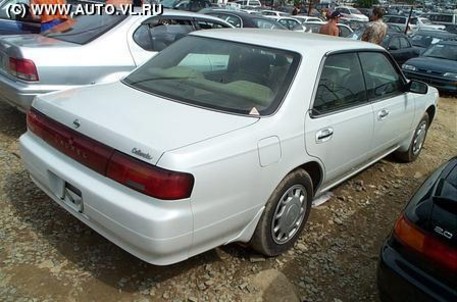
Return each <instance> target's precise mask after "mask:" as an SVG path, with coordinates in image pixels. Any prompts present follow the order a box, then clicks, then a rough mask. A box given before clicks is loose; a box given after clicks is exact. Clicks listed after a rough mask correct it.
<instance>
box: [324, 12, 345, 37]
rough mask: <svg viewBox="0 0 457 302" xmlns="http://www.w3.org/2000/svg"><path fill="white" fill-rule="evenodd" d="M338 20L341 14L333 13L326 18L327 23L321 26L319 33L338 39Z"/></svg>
mask: <svg viewBox="0 0 457 302" xmlns="http://www.w3.org/2000/svg"><path fill="white" fill-rule="evenodd" d="M340 18H341V13H340V12H337V11H334V12H333V13H332V14H331V15H330V16H329V17H328V22H327V23H326V24H324V25H322V27H321V29H320V30H319V33H320V34H323V35H329V36H336V37H338V36H339V35H340V29H339V28H338V22H339V21H340Z"/></svg>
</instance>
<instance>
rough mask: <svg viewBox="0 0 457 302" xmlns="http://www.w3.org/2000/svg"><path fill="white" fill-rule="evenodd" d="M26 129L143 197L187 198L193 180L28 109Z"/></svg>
mask: <svg viewBox="0 0 457 302" xmlns="http://www.w3.org/2000/svg"><path fill="white" fill-rule="evenodd" d="M27 127H28V129H29V130H30V131H31V132H33V133H35V134H36V135H37V136H39V137H40V138H42V139H43V140H44V141H45V142H47V143H48V144H49V145H51V146H53V147H54V148H56V149H57V150H59V151H61V152H62V153H64V154H66V155H67V156H69V157H71V158H73V159H75V160H76V161H78V162H79V163H81V164H83V165H85V166H87V167H88V168H90V169H92V170H94V171H96V172H98V173H100V174H102V175H104V176H106V177H108V178H111V179H113V180H115V181H117V182H119V183H121V184H123V185H125V186H127V187H130V188H132V189H133V190H136V191H138V192H140V193H143V194H145V195H148V196H151V197H154V198H158V199H163V200H176V199H183V198H188V197H190V194H191V193H192V188H193V185H194V177H193V176H192V175H191V174H188V173H181V172H175V171H169V170H165V169H162V168H158V167H156V166H153V165H150V164H147V163H145V162H143V161H141V160H138V159H136V158H134V157H132V156H128V155H126V154H123V153H121V152H118V151H116V150H114V149H113V148H111V147H108V146H106V145H104V144H101V143H99V142H97V141H95V140H93V139H91V138H89V137H87V136H84V135H82V134H80V133H78V132H76V131H74V130H72V129H70V128H68V127H66V126H64V125H62V124H60V123H58V122H56V121H54V120H52V119H50V118H48V117H47V116H45V115H44V114H42V113H40V112H39V111H37V110H36V109H34V108H32V109H31V110H30V111H29V112H28V114H27Z"/></svg>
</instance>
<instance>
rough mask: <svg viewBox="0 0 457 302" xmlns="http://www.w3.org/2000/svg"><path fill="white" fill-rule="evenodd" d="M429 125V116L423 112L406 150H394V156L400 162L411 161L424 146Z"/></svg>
mask: <svg viewBox="0 0 457 302" xmlns="http://www.w3.org/2000/svg"><path fill="white" fill-rule="evenodd" d="M429 125H430V118H429V116H428V114H427V113H425V114H424V116H423V117H422V119H421V120H420V122H419V124H418V125H417V127H416V129H415V130H414V135H413V139H412V140H411V143H410V144H409V147H408V150H406V151H404V152H399V151H396V152H395V153H394V155H395V157H396V158H397V159H398V160H400V161H402V162H407V163H409V162H412V161H415V160H416V158H417V157H418V156H419V154H420V153H421V151H422V147H423V146H424V142H425V138H426V137H427V132H428V126H429Z"/></svg>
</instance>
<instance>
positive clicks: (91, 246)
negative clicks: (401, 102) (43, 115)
mask: <svg viewBox="0 0 457 302" xmlns="http://www.w3.org/2000/svg"><path fill="white" fill-rule="evenodd" d="M25 129H26V127H25V116H24V115H23V114H22V113H19V112H18V111H16V110H14V109H13V108H11V107H9V106H7V105H5V104H3V103H0V301H192V302H196V301H305V300H306V301H330V302H341V301H378V298H377V290H376V265H377V261H378V252H379V248H380V246H381V244H382V241H383V239H384V238H385V237H386V236H387V235H388V233H389V232H390V230H391V228H392V226H393V223H394V221H395V219H396V218H397V217H398V214H399V212H400V211H401V209H402V208H403V206H404V205H405V203H406V202H407V201H408V197H409V196H410V195H411V193H412V192H413V191H414V190H415V189H416V188H417V187H418V185H419V184H420V183H421V182H422V181H423V180H424V178H425V177H426V176H427V175H428V174H429V173H430V172H431V171H433V170H434V169H435V168H436V167H437V166H439V165H440V164H441V163H443V162H444V161H446V160H447V159H449V158H451V157H452V156H456V155H457V99H456V98H441V99H440V102H439V105H438V113H437V116H436V119H435V121H434V122H433V124H432V126H431V128H430V130H429V134H428V137H427V141H426V143H425V146H424V150H423V151H422V154H421V155H420V157H419V158H418V160H417V161H415V162H414V163H409V164H400V163H397V162H396V161H395V160H394V159H392V158H390V157H387V158H385V159H383V160H382V161H381V162H379V163H377V164H375V165H373V166H372V167H370V168H369V169H367V170H365V171H364V172H362V173H360V174H359V175H357V176H355V177H354V178H352V179H351V180H349V181H347V182H345V183H343V184H342V185H340V186H339V187H337V188H336V189H334V190H333V191H332V193H333V195H334V196H333V197H332V198H331V199H330V200H329V201H328V202H327V203H325V204H323V205H321V206H319V207H316V208H314V209H313V210H312V213H311V216H310V220H309V222H308V224H307V226H306V228H305V230H304V232H303V234H302V236H301V238H300V240H299V242H298V243H297V244H296V246H295V248H294V249H293V250H291V251H290V252H288V253H286V254H285V255H282V256H279V257H276V258H264V257H262V256H259V255H256V254H254V253H253V252H252V251H251V250H249V249H248V248H246V247H243V246H241V245H238V244H232V245H228V246H223V247H220V248H217V249H214V250H211V251H209V252H206V253H204V254H202V255H199V256H196V257H193V258H191V259H189V260H187V261H184V262H181V263H178V264H175V265H171V266H165V267H159V266H153V265H150V264H147V263H145V262H143V261H141V260H139V259H137V258H135V257H134V256H132V255H130V254H128V253H127V252H125V251H123V250H121V249H120V248H118V247H117V246H115V245H114V244H112V243H110V242H109V241H107V240H106V239H104V238H103V237H101V236H100V235H98V234H97V233H95V232H93V231H92V230H91V229H89V228H88V227H86V226H85V225H84V224H82V223H80V222H79V221H77V220H76V219H75V218H74V217H73V216H71V215H70V214H68V213H67V212H65V211H64V210H63V209H61V208H60V207H59V206H58V205H56V204H54V203H53V202H52V201H51V200H50V199H49V198H48V197H47V196H46V195H45V194H44V193H42V192H41V191H40V190H39V189H37V188H36V186H35V185H34V184H33V183H32V182H31V181H30V180H29V178H28V175H27V173H26V172H25V170H24V169H23V166H22V164H21V161H20V152H19V149H18V138H19V136H20V135H21V134H22V133H23V132H24V131H25ZM283 277H284V278H283ZM266 280H269V281H268V282H267V281H266ZM262 281H263V283H262ZM265 284H266V285H265ZM288 286H289V287H288ZM294 297H295V298H296V299H295V300H294Z"/></svg>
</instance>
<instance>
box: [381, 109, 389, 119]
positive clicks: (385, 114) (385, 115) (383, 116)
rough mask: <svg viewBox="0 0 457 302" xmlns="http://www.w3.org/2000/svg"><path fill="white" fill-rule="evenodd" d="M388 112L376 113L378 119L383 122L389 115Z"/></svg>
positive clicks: (383, 110) (384, 110)
mask: <svg viewBox="0 0 457 302" xmlns="http://www.w3.org/2000/svg"><path fill="white" fill-rule="evenodd" d="M389 113H390V112H389V110H386V109H382V110H381V111H379V112H378V119H379V120H383V119H385V118H386V117H387V116H388V115H389Z"/></svg>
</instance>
